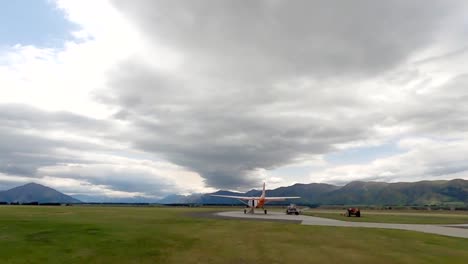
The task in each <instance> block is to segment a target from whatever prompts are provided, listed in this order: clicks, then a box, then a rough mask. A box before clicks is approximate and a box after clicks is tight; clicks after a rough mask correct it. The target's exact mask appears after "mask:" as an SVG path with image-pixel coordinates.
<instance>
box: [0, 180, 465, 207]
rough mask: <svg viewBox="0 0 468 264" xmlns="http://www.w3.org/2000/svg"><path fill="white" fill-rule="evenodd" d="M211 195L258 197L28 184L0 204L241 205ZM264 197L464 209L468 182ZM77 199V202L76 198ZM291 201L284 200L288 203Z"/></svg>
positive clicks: (314, 187) (282, 191) (292, 189)
mask: <svg viewBox="0 0 468 264" xmlns="http://www.w3.org/2000/svg"><path fill="white" fill-rule="evenodd" d="M211 194H221V195H237V196H260V194H261V191H260V190H250V191H248V192H245V193H239V192H230V191H224V190H220V191H217V192H214V193H209V194H192V195H187V196H185V195H177V194H173V195H169V196H166V197H165V198H163V199H160V200H156V199H151V198H146V197H133V198H119V199H116V198H105V197H101V196H76V197H71V196H68V195H65V194H63V193H61V192H58V191H56V190H54V189H52V188H49V187H46V186H43V185H40V184H37V183H28V184H26V185H22V186H18V187H15V188H13V189H10V190H7V191H0V202H7V203H17V202H19V203H31V202H38V203H81V201H83V202H104V203H161V204H187V203H190V204H226V205H227V204H241V203H240V202H239V201H237V200H236V199H228V198H221V197H213V196H210V195H211ZM267 196H300V197H301V198H300V199H297V200H294V203H298V204H309V205H351V204H355V205H357V204H359V205H442V204H446V205H447V204H455V205H461V206H464V207H467V206H468V180H463V179H455V180H450V181H448V180H438V181H419V182H397V183H386V182H364V181H354V182H350V183H348V184H346V185H344V186H336V185H331V184H324V183H309V184H301V183H297V184H294V185H291V186H287V187H280V188H276V189H273V190H267ZM77 198H78V199H77ZM289 202H291V201H285V202H283V204H288V203H289Z"/></svg>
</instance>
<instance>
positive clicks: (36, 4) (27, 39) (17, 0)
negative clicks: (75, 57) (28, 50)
mask: <svg viewBox="0 0 468 264" xmlns="http://www.w3.org/2000/svg"><path fill="white" fill-rule="evenodd" d="M78 28H79V27H78V26H77V25H75V24H73V23H71V22H70V21H68V20H67V19H66V18H65V14H64V13H63V12H62V11H61V10H59V9H57V8H56V7H55V4H54V3H53V2H51V1H50V0H49V1H48V0H14V1H0V46H13V45H15V44H21V45H34V46H38V47H62V46H63V43H64V40H67V39H71V38H72V35H71V34H70V32H71V31H74V30H77V29H78Z"/></svg>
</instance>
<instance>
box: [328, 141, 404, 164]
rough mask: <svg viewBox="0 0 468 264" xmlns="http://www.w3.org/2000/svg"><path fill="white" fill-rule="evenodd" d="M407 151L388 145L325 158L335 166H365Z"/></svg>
mask: <svg viewBox="0 0 468 264" xmlns="http://www.w3.org/2000/svg"><path fill="white" fill-rule="evenodd" d="M404 152H405V151H404V150H402V149H400V148H398V146H397V145H396V144H395V143H393V142H392V143H387V144H383V145H379V146H373V147H362V148H351V149H346V150H343V151H339V152H335V153H331V154H328V155H326V156H325V160H326V161H327V162H330V163H332V164H335V165H344V164H365V163H369V162H371V161H373V160H376V159H379V158H385V157H389V156H393V155H397V154H400V153H404Z"/></svg>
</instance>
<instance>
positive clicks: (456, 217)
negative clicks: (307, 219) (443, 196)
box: [303, 210, 468, 224]
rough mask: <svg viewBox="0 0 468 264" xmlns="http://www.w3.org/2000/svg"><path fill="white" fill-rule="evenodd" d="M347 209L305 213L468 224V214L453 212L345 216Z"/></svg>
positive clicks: (379, 220) (378, 220) (355, 219)
mask: <svg viewBox="0 0 468 264" xmlns="http://www.w3.org/2000/svg"><path fill="white" fill-rule="evenodd" d="M344 212H345V211H344V210H343V211H329V210H307V211H304V212H303V214H305V215H311V216H318V217H324V218H330V219H336V220H342V221H352V222H374V223H398V224H468V214H462V213H452V212H449V211H447V212H436V213H430V212H419V213H415V212H412V213H408V212H393V213H392V212H375V211H365V210H363V211H361V217H355V216H352V217H346V216H343V213H344Z"/></svg>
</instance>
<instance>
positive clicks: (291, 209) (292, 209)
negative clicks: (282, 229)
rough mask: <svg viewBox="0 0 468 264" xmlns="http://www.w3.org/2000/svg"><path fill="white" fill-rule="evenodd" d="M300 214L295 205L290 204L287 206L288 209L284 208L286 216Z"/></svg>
mask: <svg viewBox="0 0 468 264" xmlns="http://www.w3.org/2000/svg"><path fill="white" fill-rule="evenodd" d="M300 213H301V211H299V209H298V208H297V207H296V205H295V204H290V205H289V206H288V208H286V214H288V215H290V214H295V215H299V214H300Z"/></svg>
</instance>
